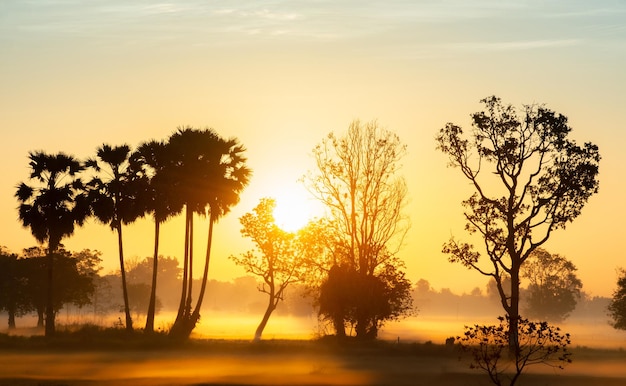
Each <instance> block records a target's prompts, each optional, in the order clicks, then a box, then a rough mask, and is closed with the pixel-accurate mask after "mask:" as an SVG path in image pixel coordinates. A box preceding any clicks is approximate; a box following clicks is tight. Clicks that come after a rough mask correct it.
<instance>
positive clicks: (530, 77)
mask: <svg viewBox="0 0 626 386" xmlns="http://www.w3.org/2000/svg"><path fill="white" fill-rule="evenodd" d="M624 68H626V3H625V2H622V1H616V0H613V1H609V0H599V1H594V2H590V1H582V0H580V1H570V0H567V1H565V0H564V1H555V0H553V1H538V0H520V1H508V0H505V1H500V0H497V1H496V0H493V1H490V0H481V1H468V0H448V1H446V0H414V1H400V0H395V1H393V0H392V1H385V2H375V1H367V0H366V1H360V2H351V1H280V0H275V1H262V0H256V1H235V0H233V1H205V0H204V1H199V0H181V1H171V2H158V1H126V0H109V1H104V0H89V1H83V0H32V1H26V0H3V1H1V2H0V133H1V135H2V136H1V141H0V172H1V175H2V179H1V181H0V229H1V230H2V233H1V234H0V245H4V246H6V247H8V248H9V249H10V250H12V251H15V252H19V251H20V250H21V249H23V248H26V247H30V246H33V245H35V244H36V242H35V240H34V238H33V237H32V236H31V235H30V232H29V230H28V229H24V228H22V227H21V225H20V223H19V221H18V217H17V209H16V208H17V201H16V199H15V198H14V194H15V189H16V185H17V184H18V183H19V182H21V181H25V180H26V179H27V177H28V158H27V157H28V152H29V151H33V150H45V151H46V152H50V153H56V152H60V151H62V152H65V153H69V154H72V155H74V156H76V157H79V158H86V157H90V156H93V155H94V154H95V150H96V148H97V147H98V146H100V145H102V144H103V143H109V144H112V145H119V144H123V143H127V144H129V145H131V146H137V145H138V144H140V143H141V142H144V141H147V140H151V139H166V138H167V137H168V136H169V135H170V134H171V133H172V132H174V131H175V130H176V128H177V127H180V126H186V125H191V126H193V127H197V128H204V127H211V128H213V129H215V130H216V131H217V132H218V133H219V134H220V135H222V136H223V137H233V136H234V137H237V138H238V139H239V141H240V142H241V143H242V144H244V145H245V146H246V148H247V151H246V153H247V155H248V165H249V166H250V167H251V168H252V169H253V172H254V175H253V178H252V181H251V183H250V185H249V186H248V187H247V189H246V190H245V191H244V193H243V194H242V196H241V202H240V203H239V204H238V205H237V206H236V207H235V208H233V210H232V212H231V213H230V214H229V215H227V216H226V217H225V218H224V219H222V220H221V221H220V222H219V223H218V224H217V226H216V230H215V231H216V235H215V237H216V239H215V243H214V250H213V262H212V266H211V269H210V275H211V277H212V278H215V279H220V280H229V279H231V278H234V277H238V276H241V275H243V274H244V272H243V271H242V270H241V269H240V268H238V267H236V266H234V264H233V263H232V262H231V261H230V260H229V259H228V256H229V255H231V254H238V253H242V252H244V251H245V250H247V249H248V248H250V247H251V244H250V243H249V241H247V240H244V239H242V237H241V236H240V233H239V229H240V225H239V221H238V218H239V217H240V216H242V215H243V214H244V213H246V212H250V211H251V210H252V208H254V206H256V204H257V203H258V202H259V199H260V198H262V197H267V196H270V197H275V198H277V201H278V206H279V207H280V206H281V205H283V206H288V205H289V202H294V203H298V205H299V207H304V206H306V207H307V208H308V207H309V206H310V207H311V208H313V209H306V211H307V213H309V212H310V213H312V214H314V213H316V209H315V203H313V202H312V201H310V200H309V199H308V198H307V196H306V194H307V192H306V190H305V189H304V188H303V187H302V185H301V184H300V183H299V182H298V180H299V179H300V178H301V177H302V176H303V175H304V174H306V173H307V171H309V170H313V168H314V165H313V158H312V149H313V148H314V147H315V145H317V144H318V143H320V142H321V141H322V140H323V138H324V137H325V136H326V135H327V134H328V133H330V132H335V133H338V134H341V133H343V132H344V131H345V130H346V129H347V127H348V125H349V124H350V122H351V121H352V120H354V119H360V120H362V121H370V120H374V119H375V120H377V122H378V123H379V124H380V125H381V126H382V127H384V128H386V129H387V130H390V131H393V132H395V133H396V134H398V135H399V137H400V139H401V141H402V142H403V143H404V144H406V145H407V155H406V157H405V158H404V159H403V160H402V163H403V168H402V174H403V176H404V178H405V179H406V181H407V184H408V188H409V199H410V203H409V205H408V206H407V208H406V214H407V215H408V216H410V218H411V223H412V226H411V229H410V231H409V233H408V235H407V237H406V239H405V241H404V246H403V248H402V250H401V252H400V257H401V258H402V259H403V260H404V261H405V262H406V269H407V272H408V277H409V278H410V279H411V280H413V281H417V280H418V279H419V278H424V279H426V280H428V281H429V282H430V283H431V285H432V286H433V287H435V288H450V289H451V290H452V291H454V292H457V293H461V292H469V291H471V290H472V289H473V288H474V287H480V288H484V287H485V284H486V279H485V278H484V277H482V276H480V275H479V274H478V273H476V272H474V271H468V270H467V269H465V268H463V267H461V266H457V265H453V264H450V263H448V261H447V258H446V256H445V255H443V254H442V253H441V247H442V244H443V243H444V242H445V241H447V240H448V239H449V238H450V237H451V236H455V237H457V238H459V239H463V238H464V237H465V234H464V230H463V226H464V221H463V215H462V213H463V209H462V207H461V201H462V200H463V199H465V198H467V197H468V196H469V195H470V194H471V190H470V187H469V186H468V183H467V181H466V180H464V178H463V177H462V176H461V175H460V173H459V171H458V170H455V169H450V168H447V167H446V165H447V159H446V157H445V156H444V155H443V154H441V153H440V152H438V151H437V150H436V144H435V139H434V138H435V136H436V134H437V132H438V130H439V129H440V128H442V127H444V126H445V124H446V123H447V122H454V123H456V124H458V125H461V126H462V127H465V128H466V129H469V127H470V114H471V113H473V112H476V111H479V110H480V109H481V105H480V103H479V101H480V100H481V99H483V98H485V97H487V96H490V95H497V96H499V97H501V98H502V100H503V101H504V102H505V103H510V104H513V105H514V106H517V107H521V106H522V105H524V104H533V103H541V104H545V105H546V106H547V107H548V108H550V109H553V110H555V111H556V112H558V113H561V114H564V115H566V116H567V117H568V118H569V123H570V125H571V126H572V127H573V132H572V137H573V138H574V139H576V140H577V142H579V143H583V142H587V141H590V142H593V143H595V144H597V145H598V146H599V148H600V153H601V155H602V161H601V164H600V192H599V193H598V194H597V195H595V196H593V197H592V198H591V199H590V200H589V202H588V204H587V205H586V207H585V208H584V209H583V212H582V215H581V216H580V217H579V218H577V219H576V220H575V221H574V222H573V223H571V224H570V225H568V227H567V229H565V230H559V231H557V232H556V233H554V234H553V236H552V237H551V239H550V241H549V242H548V243H547V244H546V245H545V248H546V249H547V250H549V251H550V252H553V253H558V254H561V255H563V256H565V257H567V258H568V259H570V260H571V261H572V262H574V264H575V265H576V266H577V267H578V270H579V272H578V274H579V277H580V278H581V280H582V281H583V285H584V288H583V289H584V290H585V291H587V292H589V293H591V294H592V295H600V296H610V294H611V293H612V291H613V289H614V287H615V285H616V284H615V283H616V279H617V275H616V269H617V268H618V267H622V266H623V267H626V254H625V253H624V248H623V237H624V235H626V225H625V222H624V218H625V217H626V205H624V202H623V201H624V200H623V199H624V191H625V182H624V177H626V175H625V172H624V171H623V165H626V151H624V146H625V145H626V134H624V133H625V132H626V131H625V130H624V127H623V123H624V122H625V121H626V119H625V118H626V112H625V111H626V109H625V108H624V106H626V91H625V89H626V88H625V86H626V71H624ZM289 210H291V211H292V212H296V211H298V209H288V210H287V211H289ZM204 225H206V224H204ZM197 229H198V232H199V233H198V236H196V240H197V241H196V244H197V250H198V252H197V253H198V254H204V241H203V240H205V236H204V234H203V233H202V232H205V231H204V230H203V228H202V224H200V225H199V226H198V227H197ZM182 231H183V225H182V221H181V220H180V219H174V220H172V221H170V222H168V223H166V224H165V225H164V226H163V228H162V232H163V234H164V236H163V237H164V239H163V241H162V243H161V252H162V253H163V254H164V255H168V256H179V257H180V256H181V255H182V251H183V232H182ZM201 234H202V236H200V235H201ZM124 242H125V245H126V251H125V253H126V256H127V257H129V258H130V259H133V258H143V257H146V256H150V255H151V253H152V242H153V239H152V226H151V223H150V222H149V221H147V220H146V221H138V222H137V223H136V224H134V225H132V226H131V227H129V228H128V231H127V232H126V233H125V240H124ZM64 244H65V245H66V247H67V248H68V249H70V250H82V249H84V248H89V249H95V250H99V251H101V252H102V253H103V259H104V266H105V269H106V270H114V269H115V268H116V266H117V264H118V260H117V251H116V238H115V234H114V233H113V232H111V231H110V229H109V228H108V227H107V226H104V225H101V224H98V223H96V222H94V221H90V222H89V223H88V224H87V225H86V226H85V227H83V228H80V229H77V230H76V232H75V234H74V236H73V237H71V238H69V239H66V240H65V242H64Z"/></svg>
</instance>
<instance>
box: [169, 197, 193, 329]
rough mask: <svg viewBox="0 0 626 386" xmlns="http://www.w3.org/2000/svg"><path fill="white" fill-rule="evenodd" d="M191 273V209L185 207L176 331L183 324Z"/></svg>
mask: <svg viewBox="0 0 626 386" xmlns="http://www.w3.org/2000/svg"><path fill="white" fill-rule="evenodd" d="M188 273H189V207H187V206H186V207H185V252H184V253H183V279H182V282H183V283H182V290H181V293H180V302H179V303H178V313H177V315H176V320H175V321H174V325H173V326H172V330H174V329H175V328H176V327H177V326H179V324H180V323H181V322H182V320H183V318H184V313H185V304H186V303H187V299H186V296H187V275H188Z"/></svg>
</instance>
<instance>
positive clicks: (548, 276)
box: [522, 248, 583, 322]
mask: <svg viewBox="0 0 626 386" xmlns="http://www.w3.org/2000/svg"><path fill="white" fill-rule="evenodd" d="M576 270H577V269H576V266H575V265H574V264H573V263H572V262H571V261H569V260H567V259H566V258H565V257H563V256H560V255H557V254H554V255H552V254H550V253H549V252H547V251H546V250H544V249H541V248H539V249H537V250H535V251H534V252H533V253H532V255H531V256H530V257H529V258H528V261H527V262H526V264H525V265H524V267H523V269H522V277H524V278H527V279H528V280H529V284H528V288H527V290H526V292H525V296H526V310H525V314H526V315H527V316H528V317H532V318H535V319H538V320H547V321H555V322H560V321H563V320H564V319H566V318H567V317H568V316H569V314H570V312H572V311H573V310H574V308H576V303H577V302H578V300H579V299H580V290H581V288H582V286H583V284H582V282H581V281H580V279H579V278H578V276H576Z"/></svg>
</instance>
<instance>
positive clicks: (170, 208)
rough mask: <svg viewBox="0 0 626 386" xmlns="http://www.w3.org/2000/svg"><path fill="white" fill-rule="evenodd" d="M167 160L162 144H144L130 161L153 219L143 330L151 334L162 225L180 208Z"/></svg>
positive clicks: (173, 178)
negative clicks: (140, 176) (145, 182)
mask: <svg viewBox="0 0 626 386" xmlns="http://www.w3.org/2000/svg"><path fill="white" fill-rule="evenodd" d="M170 156H171V155H170V154H169V152H168V147H167V144H166V143H164V142H161V141H150V142H146V143H143V144H142V145H140V146H139V148H138V149H137V151H136V152H135V154H134V155H133V159H134V160H135V161H136V162H137V163H138V164H139V165H141V173H142V174H143V175H144V176H145V177H146V178H147V179H148V181H149V184H148V186H147V190H146V191H145V192H144V193H145V194H144V196H145V197H142V201H143V202H144V205H145V206H146V210H147V211H148V212H151V213H152V217H153V219H154V253H153V258H152V262H153V266H152V283H151V286H150V299H149V302H148V311H147V315H146V325H145V328H144V330H145V331H147V332H153V331H154V316H155V313H156V300H157V299H156V291H157V273H158V271H159V237H160V229H161V224H162V223H163V222H164V221H166V220H167V219H168V218H170V217H172V216H175V215H177V214H178V213H180V212H181V211H182V206H183V202H182V200H180V199H178V197H177V196H176V194H175V189H172V186H173V183H174V181H175V178H176V177H175V176H174V175H172V171H173V168H172V167H171V159H170Z"/></svg>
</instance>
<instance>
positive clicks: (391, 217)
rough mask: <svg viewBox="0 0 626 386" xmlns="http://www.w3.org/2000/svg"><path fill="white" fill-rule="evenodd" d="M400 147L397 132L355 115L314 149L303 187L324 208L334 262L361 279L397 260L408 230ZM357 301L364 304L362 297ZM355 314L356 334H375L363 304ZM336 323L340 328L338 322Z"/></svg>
mask: <svg viewBox="0 0 626 386" xmlns="http://www.w3.org/2000/svg"><path fill="white" fill-rule="evenodd" d="M405 152H406V146H404V145H402V144H401V143H400V139H399V138H398V136H397V135H395V134H393V133H391V132H389V131H386V130H383V129H381V128H380V127H379V126H378V124H377V123H376V122H369V123H366V124H362V123H361V122H360V121H358V120H357V121H354V122H352V123H351V124H350V127H349V128H348V132H347V133H346V134H345V136H342V137H337V136H335V135H334V134H332V133H331V134H329V135H328V137H327V138H326V139H325V140H324V141H323V142H322V144H320V145H318V146H317V147H316V148H315V149H314V150H313V155H314V158H315V161H316V165H317V168H316V171H315V172H314V173H309V175H308V176H307V178H306V181H307V183H308V189H309V191H310V192H311V193H312V194H313V195H314V196H315V197H316V198H317V199H319V200H320V201H321V202H322V203H323V204H324V205H325V206H326V207H327V208H328V209H329V212H330V217H331V221H330V222H329V225H330V226H332V227H333V232H334V233H335V235H336V236H335V237H336V239H337V245H336V246H335V256H336V257H337V258H338V262H339V265H347V267H349V269H350V270H353V271H354V272H357V273H358V274H359V275H362V276H363V278H362V280H361V281H362V282H368V281H369V279H368V278H367V277H373V276H378V275H379V274H380V272H381V271H384V270H386V266H387V265H389V264H393V263H395V262H396V261H395V260H394V259H393V258H394V256H395V255H396V253H397V251H398V249H399V247H400V245H401V242H402V239H403V237H404V235H405V234H406V231H407V230H408V218H407V217H405V216H404V215H403V213H402V209H403V207H404V205H405V203H406V194H407V190H406V184H405V182H404V179H403V178H401V177H398V176H397V174H398V172H399V168H400V165H399V161H400V159H401V158H402V156H403V155H404V153H405ZM368 295H369V293H363V294H361V297H365V298H367V296H368ZM360 304H361V307H365V308H367V307H369V305H368V302H367V301H365V302H362V303H360ZM371 304H373V303H371ZM356 314H357V319H358V320H357V321H356V334H357V336H358V337H363V338H365V337H371V336H376V332H377V329H378V323H373V320H374V319H375V318H372V317H371V313H369V312H367V310H366V309H365V310H359V311H358V312H356ZM335 327H336V328H340V329H341V328H342V327H341V326H339V325H338V324H337V323H335ZM337 333H338V334H339V335H343V334H344V333H343V332H342V331H340V330H338V331H337Z"/></svg>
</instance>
